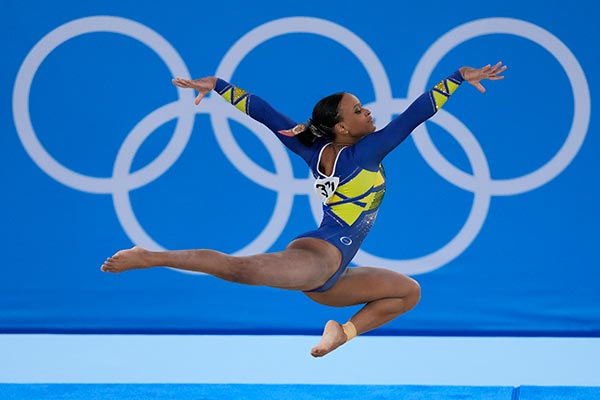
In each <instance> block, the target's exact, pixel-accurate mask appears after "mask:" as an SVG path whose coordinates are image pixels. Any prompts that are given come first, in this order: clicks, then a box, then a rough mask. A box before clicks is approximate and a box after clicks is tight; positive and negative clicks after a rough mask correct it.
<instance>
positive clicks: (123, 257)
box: [100, 246, 152, 273]
mask: <svg viewBox="0 0 600 400" xmlns="http://www.w3.org/2000/svg"><path fill="white" fill-rule="evenodd" d="M149 254H150V252H149V251H148V250H145V249H142V248H141V247H137V246H135V247H132V248H131V249H127V250H121V251H118V252H117V253H115V255H114V256H112V257H110V258H108V259H106V261H105V262H104V264H102V267H101V268H100V270H102V272H113V273H119V272H123V271H129V270H131V269H140V268H148V267H151V266H152V264H151V263H150V262H149V261H148V255H149Z"/></svg>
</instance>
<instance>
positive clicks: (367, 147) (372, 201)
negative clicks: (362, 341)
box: [215, 71, 463, 291]
mask: <svg viewBox="0 0 600 400" xmlns="http://www.w3.org/2000/svg"><path fill="white" fill-rule="evenodd" d="M462 82H463V78H462V76H461V74H460V72H459V71H456V72H454V73H453V74H452V75H450V76H449V77H447V78H446V79H444V80H442V81H441V82H439V83H438V84H437V85H435V86H434V87H433V88H432V89H431V90H429V91H427V92H425V93H423V94H422V95H420V96H419V97H418V98H417V99H416V100H415V101H413V102H412V103H411V105H410V106H409V107H408V108H407V109H406V110H405V111H404V112H403V113H401V114H400V115H399V116H398V117H396V118H394V119H393V120H392V121H391V122H390V123H389V124H388V125H386V126H385V127H384V128H382V129H381V130H379V131H376V132H373V133H371V134H369V135H367V136H365V137H363V138H362V139H361V140H359V141H358V142H357V143H356V144H354V145H352V146H348V147H345V148H343V149H342V150H341V151H340V152H339V153H338V155H337V158H336V161H335V165H334V168H333V172H332V174H331V175H329V176H327V175H325V174H323V173H321V171H320V170H319V163H320V159H321V153H322V151H323V149H324V148H325V147H326V146H327V145H328V144H329V143H330V142H331V141H330V140H329V139H326V138H318V139H317V140H316V141H315V142H314V143H313V144H312V145H311V146H305V145H304V144H302V143H301V142H300V141H299V140H298V139H296V138H295V137H294V133H293V132H294V131H295V130H294V127H296V126H297V125H298V123H296V122H295V121H293V120H292V119H290V118H288V117H287V116H285V115H283V114H282V113H280V112H279V111H277V110H275V109H274V108H273V107H271V106H270V105H269V104H268V103H267V102H266V101H264V100H263V99H262V98H260V97H259V96H257V95H254V94H251V93H248V92H246V91H245V90H243V89H240V88H238V87H235V86H234V85H232V84H230V83H229V82H227V81H225V80H223V79H217V82H216V87H215V91H216V92H217V93H219V94H220V95H221V96H223V98H225V99H226V100H227V101H228V102H230V103H231V104H233V105H234V106H235V107H236V108H238V109H239V110H240V111H242V112H244V113H246V114H247V115H249V116H250V117H252V118H253V119H255V120H256V121H258V122H260V123H262V124H263V125H265V126H266V127H267V128H269V129H270V130H271V131H272V132H273V133H274V134H275V135H276V136H277V137H278V138H279V140H281V142H282V143H283V144H284V145H285V146H286V147H287V148H288V149H290V150H291V151H293V152H294V153H296V154H298V155H299V156H300V157H302V158H303V159H304V161H306V163H307V164H308V166H309V167H310V169H311V171H312V173H313V176H314V177H315V179H316V184H315V189H316V190H317V193H318V194H320V195H321V198H322V200H323V220H322V221H321V224H320V226H319V228H318V229H317V230H315V231H311V232H307V233H304V234H302V235H300V236H299V237H313V238H318V239H322V240H325V241H328V242H329V243H331V244H333V245H334V246H335V247H337V248H338V249H339V250H340V252H341V253H342V263H341V265H340V268H339V269H338V271H337V272H336V274H335V275H334V276H332V277H331V278H330V279H329V280H328V281H327V282H326V283H325V285H323V286H322V287H320V288H316V289H314V290H315V291H325V290H327V289H329V288H330V287H331V286H333V284H335V282H336V281H337V279H339V276H340V275H341V274H342V273H343V271H344V270H345V269H346V266H347V265H348V264H349V263H350V261H351V260H352V258H353V257H354V255H355V254H356V252H357V251H358V249H359V247H360V245H361V243H362V242H363V240H364V238H365V237H366V235H367V233H368V232H369V231H370V229H371V227H372V226H373V223H374V222H375V218H376V216H377V211H378V209H379V206H380V204H381V201H382V199H383V195H384V193H385V172H384V170H383V166H382V164H381V163H382V161H383V159H384V158H385V156H386V155H387V154H388V153H389V152H390V151H392V150H393V149H394V148H395V147H396V146H398V145H399V144H400V143H402V141H404V140H405V139H406V138H407V137H408V135H410V133H411V132H412V131H413V130H414V129H415V128H416V127H417V126H419V125H420V124H421V123H423V122H424V121H426V120H427V119H429V118H431V116H433V115H434V114H435V113H436V112H437V111H438V110H439V109H440V108H441V107H442V106H443V105H444V103H445V102H446V101H447V100H448V98H449V97H450V96H451V95H452V93H454V91H455V90H456V89H457V88H458V86H459V85H460V84H461V83H462Z"/></svg>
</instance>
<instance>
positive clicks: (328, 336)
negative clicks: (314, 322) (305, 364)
mask: <svg viewBox="0 0 600 400" xmlns="http://www.w3.org/2000/svg"><path fill="white" fill-rule="evenodd" d="M347 339H348V338H347V337H346V334H345V333H344V329H343V328H342V325H340V324H339V323H338V322H336V321H333V320H331V321H328V322H327V324H325V329H324V330H323V336H321V341H320V342H319V344H318V345H316V346H315V347H313V348H312V350H311V351H310V354H311V355H312V356H313V357H323V356H324V355H325V354H327V353H330V352H332V351H333V350H335V349H337V348H338V347H340V346H341V345H343V344H344V343H346V340H347Z"/></svg>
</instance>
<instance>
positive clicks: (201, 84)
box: [171, 76, 217, 105]
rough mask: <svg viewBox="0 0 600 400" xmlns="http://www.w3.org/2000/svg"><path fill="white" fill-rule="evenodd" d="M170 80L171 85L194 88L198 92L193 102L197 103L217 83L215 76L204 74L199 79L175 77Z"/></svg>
mask: <svg viewBox="0 0 600 400" xmlns="http://www.w3.org/2000/svg"><path fill="white" fill-rule="evenodd" d="M171 82H173V85H175V86H178V87H180V88H189V89H195V90H196V91H197V92H198V96H197V97H196V100H195V101H194V103H195V104H196V105H198V104H200V101H201V100H202V98H203V97H204V96H206V95H207V93H209V92H210V91H211V90H213V89H214V88H215V85H216V84H217V78H216V77H214V76H206V77H204V78H200V79H183V78H175V79H173V80H172V81H171Z"/></svg>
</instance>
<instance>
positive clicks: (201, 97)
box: [194, 93, 206, 105]
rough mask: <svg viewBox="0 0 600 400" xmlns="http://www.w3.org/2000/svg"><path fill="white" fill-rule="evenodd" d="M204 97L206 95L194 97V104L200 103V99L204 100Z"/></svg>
mask: <svg viewBox="0 0 600 400" xmlns="http://www.w3.org/2000/svg"><path fill="white" fill-rule="evenodd" d="M205 95H206V93H199V94H198V96H197V97H196V100H194V104H196V105H198V104H200V101H202V99H203V98H204V96H205Z"/></svg>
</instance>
